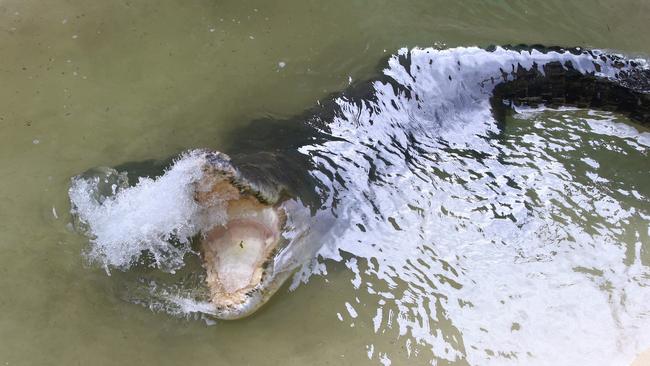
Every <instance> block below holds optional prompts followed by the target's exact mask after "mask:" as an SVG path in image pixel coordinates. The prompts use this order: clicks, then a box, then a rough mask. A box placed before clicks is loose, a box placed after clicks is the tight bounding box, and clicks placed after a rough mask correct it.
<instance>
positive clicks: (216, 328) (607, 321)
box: [0, 1, 650, 365]
mask: <svg viewBox="0 0 650 366" xmlns="http://www.w3.org/2000/svg"><path fill="white" fill-rule="evenodd" d="M648 14H650V7H649V6H648V4H647V3H645V2H640V1H639V2H633V1H624V2H613V1H611V2H586V1H578V2H572V3H571V4H567V3H565V2H544V3H539V2H497V1H494V2H478V1H472V2H470V1H462V2H456V3H453V4H452V3H447V2H430V1H410V2H383V1H378V2H367V1H363V2H340V3H334V2H302V1H301V2H283V3H281V4H278V3H276V4H272V3H268V2H261V1H260V2H247V1H243V2H234V1H233V2H230V3H224V2H214V1H213V2H210V1H200V2H171V1H170V2H156V3H154V2H145V1H141V2H130V1H126V2H96V3H90V2H80V1H53V2H47V3H39V2H30V1H20V2H19V1H3V2H0V27H1V30H2V32H0V51H1V52H0V55H1V57H2V61H1V62H0V75H1V78H0V81H2V83H0V131H1V133H0V172H1V173H2V174H1V176H2V179H0V195H1V198H2V200H1V202H2V204H1V205H2V206H1V209H0V215H1V216H0V217H1V220H0V230H1V231H0V233H2V235H1V236H0V274H1V276H0V291H1V292H0V293H1V294H2V296H1V297H0V313H1V314H2V316H1V317H0V341H1V342H0V364H6V365H66V364H72V365H74V364H80V365H85V364H93V365H129V364H143V365H149V364H151V365H176V364H190V365H200V364H218V365H242V364H251V365H267V364H288V365H304V364H314V365H326V364H343V365H347V364H349V365H357V364H370V365H373V364H384V365H386V364H394V365H401V364H431V363H433V364H442V365H444V364H448V365H468V364H471V365H483V364H495V365H501V364H523V363H525V364H553V365H556V364H567V365H568V364H583V363H585V360H588V361H591V362H592V364H597V363H593V362H594V360H595V362H601V363H602V364H604V365H608V364H612V365H625V364H628V363H629V362H630V361H631V359H632V358H633V356H634V354H635V353H636V352H638V351H640V350H642V349H645V348H648V347H649V346H650V340H649V339H648V334H650V331H645V332H644V329H647V326H648V322H649V319H648V314H649V313H650V307H649V305H647V304H649V303H650V293H649V292H648V290H647V289H648V279H649V278H650V274H649V271H650V269H649V268H650V267H649V266H650V252H649V251H648V245H650V244H649V243H650V239H649V235H650V233H649V232H648V222H649V221H650V201H649V197H650V191H648V187H647V183H646V182H647V181H648V177H649V176H650V164H649V161H648V150H649V149H650V147H648V146H649V145H650V143H649V142H648V141H649V137H648V130H647V129H644V128H643V127H641V126H638V125H635V124H633V123H631V122H630V121H628V120H626V119H624V118H622V117H620V116H616V115H613V114H609V113H596V112H591V111H583V110H563V111H536V110H533V111H531V110H522V111H520V113H518V114H515V115H514V116H512V117H511V118H509V119H508V120H507V121H506V123H505V126H506V127H505V130H504V131H503V136H501V138H500V139H495V140H494V141H490V142H489V144H488V145H489V146H487V147H484V150H481V151H483V152H488V153H490V154H492V156H493V157H494V159H495V160H496V161H498V162H499V164H488V163H485V162H483V161H477V160H476V159H475V157H473V156H475V155H473V154H472V153H471V151H470V150H471V149H469V150H467V151H463V150H462V149H450V150H444V151H443V152H442V153H440V154H441V155H440V156H438V157H437V158H438V161H442V162H446V165H445V164H441V165H440V172H439V173H438V176H439V179H440V180H439V181H436V184H435V189H432V191H435V193H436V196H435V197H436V199H435V202H439V203H440V204H439V205H434V206H431V207H429V208H415V209H413V212H416V213H418V215H419V216H418V217H422V219H421V221H418V220H420V219H418V218H416V217H415V216H413V214H412V213H411V212H405V211H401V210H400V209H399V207H396V208H395V209H394V210H391V209H388V208H386V209H384V211H385V212H382V213H383V214H384V215H385V216H387V217H390V218H391V220H389V221H387V222H386V225H385V226H383V227H374V228H373V229H374V230H376V232H374V233H372V234H373V235H374V236H372V235H370V234H368V235H361V234H359V235H361V236H359V243H358V244H348V245H347V246H343V247H342V250H341V254H340V258H336V259H328V260H325V259H321V260H320V261H317V263H316V264H315V265H314V267H315V268H316V269H312V272H314V273H318V275H311V276H306V275H302V276H298V277H297V278H296V280H295V281H294V286H291V288H292V289H291V290H290V289H289V286H287V287H286V288H284V289H282V290H281V291H280V292H279V294H278V295H276V297H274V298H273V299H272V300H271V302H270V303H269V304H268V305H267V306H265V307H264V308H263V309H262V310H261V311H260V312H259V313H257V314H255V315H254V316H253V317H251V318H247V319H244V320H241V321H235V322H223V321H216V322H215V321H214V320H213V319H210V318H209V317H206V316H204V315H202V314H200V313H195V312H189V313H183V314H180V315H179V314H173V313H170V312H169V311H167V310H166V309H165V308H164V307H163V306H158V305H157V304H156V303H155V301H149V302H147V301H142V299H141V298H140V297H137V296H135V297H136V298H137V299H136V301H134V300H133V299H134V296H132V295H133V293H130V292H128V291H125V288H128V287H129V286H130V284H132V283H133V281H134V280H133V279H132V278H130V277H131V276H132V277H139V276H140V274H141V273H139V274H138V273H136V274H132V273H129V272H126V273H120V272H114V273H111V275H110V276H109V275H107V273H106V271H105V270H104V269H103V268H101V266H98V265H93V264H88V263H87V261H86V260H85V259H84V256H83V254H82V253H83V252H84V251H85V250H86V249H87V247H88V245H89V243H88V240H87V239H86V238H84V237H83V236H81V235H79V234H78V233H76V232H74V230H73V229H72V225H71V222H72V218H71V216H70V214H69V211H70V203H69V199H68V195H67V191H68V187H69V184H70V178H71V177H72V176H74V175H76V174H79V173H80V172H82V171H84V170H86V169H88V168H91V167H95V166H116V165H119V164H123V163H126V162H132V161H143V160H146V159H165V158H167V157H169V156H172V155H174V154H177V153H179V152H181V151H184V150H187V149H192V148H211V149H217V150H222V149H225V148H228V147H229V146H230V145H231V141H232V139H231V138H229V136H231V135H230V134H232V133H236V129H237V127H241V126H245V125H247V124H248V123H249V122H250V121H252V120H255V119H259V118H262V117H276V118H281V117H286V116H293V115H296V114H299V113H301V112H302V111H304V110H305V109H307V108H309V107H311V106H312V105H314V104H316V103H317V101H318V100H319V99H321V98H323V97H324V96H326V95H328V94H331V93H334V92H336V91H339V90H342V89H344V88H345V87H347V86H348V85H349V84H350V82H351V81H356V80H363V79H367V78H370V77H373V76H376V72H377V68H378V65H379V67H384V66H383V65H382V64H381V63H382V62H384V61H385V60H386V58H387V57H388V55H390V54H393V53H395V52H396V50H397V49H399V48H401V47H415V46H421V47H429V46H437V47H451V46H470V45H479V46H487V45H490V44H512V43H542V44H548V45H568V46H585V47H595V48H603V49H611V50H616V51H620V52H624V53H626V54H630V55H639V56H641V57H647V55H648V54H649V53H650V46H648V45H649V44H650V42H649V41H650V36H648V34H649V33H648V30H649V29H648V21H649V20H650V18H649V16H648ZM233 131H235V132H233ZM449 139H450V140H453V139H454V137H449ZM479 140H480V139H474V140H472V141H473V142H474V143H476V145H479V144H480V143H481V141H479ZM454 141H456V140H454ZM456 142H458V141H456ZM477 149H478V148H477ZM528 169H530V170H528ZM495 177H498V178H495ZM469 178H472V179H469ZM472 180H475V181H478V182H480V183H476V184H470V183H468V182H470V181H472ZM495 189H496V190H495ZM495 192H498V193H505V196H506V197H515V198H522V199H521V200H519V201H517V199H513V200H512V201H509V200H508V199H506V198H499V197H497V196H495ZM549 192H550V193H549ZM458 197H461V198H462V199H458ZM471 197H474V198H475V200H476V201H486V202H487V203H486V204H485V205H483V204H477V203H476V201H475V200H474V198H471ZM526 197H527V198H526ZM527 199H530V202H532V203H533V206H534V208H532V209H531V210H530V211H531V212H532V213H531V215H532V216H533V219H531V220H530V221H524V222H526V223H527V224H526V225H519V226H517V225H513V224H512V220H510V222H508V221H507V220H509V219H507V220H505V221H504V224H503V225H501V224H499V225H495V224H494V222H495V220H487V219H486V221H485V222H483V221H481V219H480V217H488V216H489V217H492V216H491V215H494V216H499V215H501V216H504V217H507V216H508V215H509V214H511V212H510V211H509V208H512V207H515V206H516V205H517V204H519V203H521V202H529V201H527ZM384 207H389V206H384ZM412 207H415V206H412ZM418 210H420V211H418ZM475 212H478V213H482V214H481V215H483V216H473V215H475V214H474V213H475ZM487 213H490V215H488V214H487ZM514 218H515V219H516V220H515V222H516V221H517V219H520V218H519V217H516V216H515V217H514ZM351 221H353V222H354V223H355V224H356V221H354V218H351ZM488 221H489V222H488ZM496 222H499V223H501V221H496ZM519 222H521V219H520V220H519ZM418 225H419V226H421V227H418ZM415 228H417V229H418V230H421V232H422V235H419V236H408V235H407V234H406V233H404V231H409V230H414V229H415ZM399 229H406V230H401V232H399V231H400V230H399ZM486 232H487V233H488V234H489V235H487V234H486V235H483V233H486ZM490 235H491V236H490ZM345 237H346V238H350V239H357V238H356V237H354V236H350V234H348V236H345ZM379 237H384V238H394V239H393V240H394V241H395V243H392V242H391V240H383V241H381V240H379V239H378V238H379ZM486 237H488V238H489V237H493V238H496V239H498V240H494V241H493V242H490V241H485V238H486ZM400 240H402V241H409V242H416V243H417V244H418V245H417V249H418V251H417V252H414V253H413V258H412V260H411V261H408V260H405V261H404V263H402V262H399V261H398V259H395V258H390V257H389V256H385V255H379V254H377V253H376V252H372V251H371V250H370V249H365V248H373V247H376V246H379V247H382V245H385V246H387V247H390V245H391V244H394V245H399V244H400V243H399V242H400ZM351 242H352V241H351ZM339 249H341V248H339ZM504 258H505V259H504ZM391 261H392V262H391ZM397 264H399V266H397ZM393 267H396V268H393ZM423 268H427V270H426V271H424V272H423ZM151 272H152V273H150V274H149V275H150V276H155V271H151ZM301 274H302V273H301ZM147 278H150V277H147ZM301 280H303V281H301ZM545 294H550V295H552V296H545ZM644 304H645V305H644Z"/></svg>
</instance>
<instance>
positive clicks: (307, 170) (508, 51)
mask: <svg viewBox="0 0 650 366" xmlns="http://www.w3.org/2000/svg"><path fill="white" fill-rule="evenodd" d="M464 50H467V49H464ZM469 51H471V52H469ZM469 51H463V52H465V53H460V54H459V52H460V51H458V50H454V49H451V50H442V51H440V50H430V51H429V50H421V49H415V50H402V51H400V53H399V54H397V55H395V56H393V57H392V58H391V59H390V60H389V65H390V67H389V68H388V69H386V70H384V72H383V73H382V74H381V76H379V77H378V78H376V79H375V80H371V81H365V82H361V83H358V84H354V85H352V86H351V87H350V88H349V89H347V90H345V91H343V92H341V93H339V94H337V95H334V96H332V97H330V98H328V99H327V100H326V101H324V102H319V103H318V105H317V106H316V107H314V108H312V109H310V110H308V111H307V112H305V113H304V114H302V115H300V116H297V117H295V118H292V119H289V120H282V121H277V120H274V121H270V120H261V121H254V122H253V123H251V124H250V125H249V126H248V127H245V131H237V133H236V135H237V136H239V137H238V141H237V143H236V144H235V146H236V147H235V148H233V149H231V150H230V151H227V155H226V154H224V153H220V152H211V151H210V152H208V151H204V152H201V153H200V155H201V158H202V159H203V164H202V167H201V169H202V173H201V175H200V178H199V179H197V180H196V181H195V182H194V183H193V190H194V199H195V201H196V202H197V204H198V205H199V206H200V207H201V208H202V210H203V213H204V216H205V221H206V222H209V221H210V217H212V216H213V214H214V212H216V211H223V210H225V211H226V214H227V220H226V221H225V222H219V223H208V224H207V225H206V226H205V227H204V229H202V230H201V239H200V244H199V245H200V251H201V256H202V263H203V267H204V268H205V270H206V273H207V277H206V284H207V286H208V288H209V290H210V301H211V302H212V304H213V305H214V307H215V311H214V314H215V316H216V317H218V318H222V319H237V318H241V317H245V316H247V315H250V314H252V313H253V312H255V311H256V310H257V309H258V308H259V307H260V306H262V305H263V304H264V303H265V302H266V301H267V300H268V299H269V298H270V297H271V296H272V295H273V293H274V292H275V291H276V290H277V289H278V288H279V287H280V286H281V285H282V283H283V282H285V281H286V279H287V278H288V277H289V276H290V275H291V273H292V270H293V269H295V268H296V267H297V266H299V265H300V264H301V261H304V260H305V258H307V257H308V256H309V255H307V256H304V255H303V256H301V257H300V256H299V258H297V259H296V258H293V259H292V260H293V262H292V263H293V264H292V265H287V264H286V263H287V259H286V253H287V251H285V250H284V249H285V248H286V247H287V246H290V245H297V244H295V241H296V239H295V236H293V237H291V238H287V237H285V236H284V235H283V233H284V232H285V231H287V227H288V226H292V227H293V226H295V225H294V223H293V222H294V221H295V220H292V219H291V217H292V216H295V215H299V214H302V215H304V211H306V212H308V213H307V215H308V216H311V217H312V218H314V217H318V212H325V211H327V212H331V211H333V210H335V209H336V206H337V205H338V202H340V200H341V199H342V194H341V193H340V192H335V193H333V190H332V189H328V187H325V184H324V183H323V180H321V179H319V176H320V175H322V172H321V173H318V172H319V169H318V164H320V163H319V162H317V161H315V159H314V155H315V153H314V150H313V149H312V148H311V147H312V146H319V145H323V144H326V143H329V142H337V141H343V140H345V139H346V136H345V135H344V134H341V133H340V132H339V133H333V132H332V129H331V124H332V122H333V121H334V120H336V119H337V118H339V117H340V116H341V115H344V114H346V113H347V114H349V111H350V108H351V106H354V108H358V109H355V111H358V112H357V115H356V117H355V119H356V120H355V121H352V122H350V123H353V122H354V123H358V124H359V125H363V126H369V125H373V123H375V122H374V121H375V119H380V118H383V119H384V120H391V118H394V117H390V113H393V111H400V113H402V114H401V115H402V116H408V117H409V118H411V119H414V120H417V121H418V122H417V124H416V126H415V127H413V123H411V122H408V121H407V122H408V123H411V125H410V127H409V128H418V129H426V128H427V126H428V124H429V123H430V124H431V125H432V126H433V125H436V126H439V125H440V124H441V123H443V122H444V120H446V119H449V118H451V117H453V113H454V111H455V110H457V109H459V108H474V107H476V106H480V105H483V104H484V103H488V104H489V106H490V110H491V113H492V116H493V117H494V119H495V120H496V121H497V123H503V121H504V117H505V115H506V113H507V112H508V110H509V109H510V108H511V107H512V106H519V105H525V106H533V107H534V106H539V105H544V106H547V107H551V108H553V107H559V106H575V107H578V108H593V109H601V110H607V111H614V112H618V113H622V114H625V115H627V116H629V118H631V119H632V120H635V121H637V122H638V123H640V124H643V125H646V126H648V125H650V70H649V69H648V67H647V66H646V65H645V62H644V61H639V60H631V59H627V58H625V57H622V56H618V55H612V54H607V53H604V52H601V51H585V50H581V49H570V50H566V49H561V48H544V47H525V46H518V47H505V48H502V47H498V48H492V49H487V50H483V49H478V48H472V49H469ZM459 77H461V80H455V78H459ZM452 83H459V84H455V85H456V87H455V89H454V93H455V94H453V95H450V96H449V98H446V99H444V100H440V101H439V100H430V99H428V98H429V97H430V95H439V94H435V93H431V94H430V93H429V91H430V90H432V89H440V90H443V91H444V89H445V88H447V87H448V85H447V84H452ZM457 85H461V86H460V87H458V86H457ZM359 111H363V113H361V112H359ZM386 116H389V117H386ZM450 116H451V117H450ZM339 119H340V118H339ZM346 119H347V120H349V119H350V118H346ZM452 119H453V118H452ZM392 121H393V122H394V123H396V124H399V123H401V122H400V121H399V120H392ZM422 121H424V123H423V122H422ZM393 122H391V123H393ZM407 122H404V123H407ZM319 159H320V160H323V159H325V158H323V157H322V156H320V157H319ZM337 174H338V173H337V172H336V170H335V169H334V170H329V171H328V172H326V173H325V175H328V177H327V180H328V181H332V182H336V180H337ZM367 175H368V177H369V179H371V177H372V175H373V172H372V171H368V172H367ZM301 209H302V211H301ZM312 223H313V224H314V225H319V224H320V225H322V226H327V224H326V223H323V221H322V220H321V219H320V218H317V219H313V220H312ZM324 230H326V229H324ZM303 240H310V239H309V238H307V239H304V238H303ZM309 253H311V255H314V254H315V252H313V251H312V252H309ZM283 254H284V255H285V258H283V263H284V264H283V265H279V264H278V256H281V255H283Z"/></svg>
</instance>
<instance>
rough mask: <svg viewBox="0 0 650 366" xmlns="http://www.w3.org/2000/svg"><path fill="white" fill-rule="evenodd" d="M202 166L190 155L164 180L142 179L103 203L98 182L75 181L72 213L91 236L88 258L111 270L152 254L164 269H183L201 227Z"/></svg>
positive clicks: (194, 154)
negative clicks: (196, 191) (198, 191)
mask: <svg viewBox="0 0 650 366" xmlns="http://www.w3.org/2000/svg"><path fill="white" fill-rule="evenodd" d="M204 162H205V160H204V157H203V154H202V153H201V152H198V151H193V152H189V153H186V154H185V155H183V156H182V157H181V158H180V159H179V160H178V161H176V163H175V164H174V165H173V166H172V167H171V168H169V169H168V170H167V171H166V172H165V173H164V174H163V175H162V176H160V177H158V178H156V179H150V178H141V179H140V181H139V182H138V183H137V184H136V185H135V186H133V187H129V188H124V189H120V190H117V192H116V193H115V195H114V196H110V197H106V198H105V199H103V200H102V199H98V198H97V197H96V193H97V190H98V184H99V183H100V182H99V179H100V178H97V177H95V178H84V177H75V178H73V180H72V184H71V187H70V190H69V195H70V201H71V202H72V207H73V208H72V213H73V214H74V215H76V216H77V217H78V218H79V220H80V221H81V222H82V223H83V224H84V226H85V227H86V231H87V233H86V234H87V235H88V236H90V237H91V246H90V248H89V250H88V251H87V252H86V255H87V257H88V259H89V260H91V261H93V262H99V263H101V264H102V265H103V266H104V267H105V268H106V269H107V270H109V269H110V268H111V267H116V268H120V269H126V268H128V267H129V266H131V265H132V264H133V263H135V262H137V261H138V260H139V259H140V257H141V255H142V253H143V251H148V252H149V253H150V254H151V255H152V256H153V258H154V265H156V266H158V267H160V268H162V269H165V270H168V271H173V270H175V269H177V268H179V267H181V266H182V265H183V257H184V255H185V254H186V253H188V252H189V251H191V248H190V247H189V240H190V239H191V238H192V237H193V236H195V235H197V234H198V233H199V231H200V228H201V225H200V223H201V222H200V215H199V213H200V209H199V206H198V205H197V204H196V203H195V201H194V199H193V191H192V183H193V182H195V181H197V179H199V178H200V177H201V169H200V167H201V165H202V164H204Z"/></svg>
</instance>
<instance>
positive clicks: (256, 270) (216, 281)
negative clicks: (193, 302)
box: [195, 164, 284, 319]
mask: <svg viewBox="0 0 650 366" xmlns="http://www.w3.org/2000/svg"><path fill="white" fill-rule="evenodd" d="M246 183H247V182H246V181H245V180H243V179H242V178H241V177H240V176H238V175H237V172H235V171H228V170H223V169H219V168H218V167H217V168H215V166H214V165H210V164H208V167H207V168H206V169H205V171H204V177H203V179H202V180H201V181H200V182H198V184H197V187H196V194H195V199H196V200H197V202H198V203H199V204H200V205H201V206H202V207H203V209H204V211H205V215H204V217H205V219H206V224H205V227H206V228H207V229H206V230H204V232H203V233H202V234H203V235H202V238H201V242H200V249H201V253H202V260H203V267H204V268H205V270H206V273H207V277H206V283H207V286H208V288H209V291H210V301H211V302H212V303H213V304H214V306H215V307H216V311H217V316H218V317H219V318H222V319H237V318H242V317H245V316H247V315H249V314H251V313H253V312H254V311H255V310H257V308H259V307H260V306H261V305H263V303H264V302H265V301H266V299H268V297H270V296H271V295H272V293H273V292H274V291H275V289H274V287H273V286H272V284H273V280H274V278H273V277H274V274H273V256H274V254H275V253H276V252H277V250H278V247H279V244H280V242H281V238H282V237H281V230H282V227H283V225H284V213H283V211H282V210H281V209H280V208H278V207H277V206H275V205H273V204H269V203H266V202H262V201H263V200H262V199H260V197H259V194H256V193H257V192H255V191H251V189H250V187H249V186H248V185H247V184H246ZM224 212H225V215H224Z"/></svg>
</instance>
